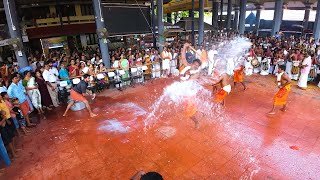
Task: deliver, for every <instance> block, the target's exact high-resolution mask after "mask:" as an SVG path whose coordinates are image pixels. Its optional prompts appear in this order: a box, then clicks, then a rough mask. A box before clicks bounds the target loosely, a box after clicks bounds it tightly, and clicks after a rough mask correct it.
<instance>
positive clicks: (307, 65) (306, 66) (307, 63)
mask: <svg viewBox="0 0 320 180" xmlns="http://www.w3.org/2000/svg"><path fill="white" fill-rule="evenodd" d="M311 65H312V60H311V56H310V55H309V54H308V55H307V56H306V58H305V59H304V60H303V62H302V65H301V66H300V67H301V71H300V77H299V82H298V87H299V88H300V89H303V90H306V89H307V83H308V77H309V72H310V69H311Z"/></svg>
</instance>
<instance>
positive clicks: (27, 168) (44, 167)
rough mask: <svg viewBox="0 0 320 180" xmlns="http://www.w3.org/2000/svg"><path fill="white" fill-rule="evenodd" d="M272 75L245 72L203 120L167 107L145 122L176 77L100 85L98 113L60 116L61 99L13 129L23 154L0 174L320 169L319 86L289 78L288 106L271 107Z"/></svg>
mask: <svg viewBox="0 0 320 180" xmlns="http://www.w3.org/2000/svg"><path fill="white" fill-rule="evenodd" d="M274 80H275V79H274V78H273V77H263V76H252V77H248V78H247V79H246V82H247V84H248V87H249V89H248V90H247V91H243V90H242V89H241V88H242V87H241V86H240V85H239V86H237V89H235V90H233V91H232V93H231V94H230V95H229V96H228V97H227V99H226V106H227V107H226V109H224V110H221V111H220V112H222V113H220V114H219V115H217V116H215V118H214V119H206V118H205V117H204V118H203V119H200V128H199V130H195V129H194V124H193V122H192V121H191V120H189V119H187V118H185V117H184V115H183V113H180V112H179V111H173V110H172V112H171V113H170V111H169V113H164V114H162V115H161V117H159V119H158V120H157V122H156V124H155V125H153V126H152V127H150V128H148V129H145V128H144V122H143V121H144V120H145V118H146V117H147V115H148V113H149V112H150V110H151V109H150V106H151V105H153V103H154V102H155V101H156V100H157V99H158V98H159V97H160V96H161V94H162V93H163V88H164V87H165V86H166V85H169V84H171V83H172V82H173V80H168V79H165V80H163V79H162V80H154V81H148V82H147V83H146V84H145V85H144V86H136V87H135V88H127V89H125V90H124V91H122V92H120V91H117V90H106V91H105V92H104V93H103V94H101V95H103V97H99V98H96V100H95V101H94V102H92V106H93V110H94V112H95V113H98V114H99V116H98V117H96V118H94V119H89V117H88V113H87V111H86V110H84V111H80V112H70V113H69V116H68V117H66V118H63V117H62V111H63V109H61V110H58V111H55V113H51V114H48V119H47V120H42V121H41V123H40V124H39V125H38V126H37V127H36V128H35V129H33V130H32V134H31V135H29V136H27V137H22V138H20V139H18V142H17V143H18V148H20V149H21V151H20V152H19V153H18V154H19V156H20V157H18V158H16V159H15V160H14V161H13V163H12V165H11V166H10V167H8V168H6V169H5V171H4V173H3V175H2V176H0V179H120V180H122V179H129V178H130V177H131V176H132V175H134V174H135V173H136V172H137V171H138V170H144V171H157V172H159V173H160V174H162V175H163V177H164V179H251V178H252V179H319V177H320V166H319V164H320V139H319V136H320V118H319V113H320V108H319V107H320V105H319V103H320V96H319V94H320V91H319V89H317V88H316V87H315V86H312V87H311V88H310V89H308V90H307V91H302V90H299V89H297V88H296V87H293V88H292V92H291V94H290V95H289V100H288V109H287V112H285V113H284V112H281V111H277V114H276V115H274V116H267V115H266V113H267V112H268V111H269V110H270V108H271V104H272V97H273V94H274V93H275V92H276V91H277V88H276V86H275V83H274ZM208 88H210V87H208ZM160 108H163V109H169V108H171V105H170V104H168V105H167V106H166V105H162V106H161V107H160Z"/></svg>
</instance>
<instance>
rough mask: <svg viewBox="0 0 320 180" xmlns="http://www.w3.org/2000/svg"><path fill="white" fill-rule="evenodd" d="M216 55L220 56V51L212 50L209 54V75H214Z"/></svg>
mask: <svg viewBox="0 0 320 180" xmlns="http://www.w3.org/2000/svg"><path fill="white" fill-rule="evenodd" d="M216 54H218V51H216V50H210V51H209V52H208V59H209V61H208V63H209V64H208V66H209V68H208V75H211V74H212V71H213V68H214V56H215V55H216Z"/></svg>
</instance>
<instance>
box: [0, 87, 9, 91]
mask: <svg viewBox="0 0 320 180" xmlns="http://www.w3.org/2000/svg"><path fill="white" fill-rule="evenodd" d="M7 91H8V89H7V87H5V86H1V87H0V93H2V92H7Z"/></svg>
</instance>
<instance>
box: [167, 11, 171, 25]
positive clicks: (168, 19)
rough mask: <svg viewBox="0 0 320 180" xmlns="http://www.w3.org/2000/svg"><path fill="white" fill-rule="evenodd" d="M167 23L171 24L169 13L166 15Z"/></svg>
mask: <svg viewBox="0 0 320 180" xmlns="http://www.w3.org/2000/svg"><path fill="white" fill-rule="evenodd" d="M167 22H168V23H170V24H172V18H171V13H167Z"/></svg>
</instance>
